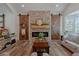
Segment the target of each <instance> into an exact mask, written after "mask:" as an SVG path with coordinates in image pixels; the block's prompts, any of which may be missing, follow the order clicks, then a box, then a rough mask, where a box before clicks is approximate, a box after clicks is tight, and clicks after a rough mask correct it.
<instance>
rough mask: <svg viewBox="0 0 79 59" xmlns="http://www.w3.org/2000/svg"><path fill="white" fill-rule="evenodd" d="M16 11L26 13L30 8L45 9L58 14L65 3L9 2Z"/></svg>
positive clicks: (62, 9)
mask: <svg viewBox="0 0 79 59" xmlns="http://www.w3.org/2000/svg"><path fill="white" fill-rule="evenodd" d="M10 5H11V6H12V7H13V8H14V9H15V10H16V12H17V13H24V14H26V13H28V12H29V11H31V10H39V11H40V10H43V11H44V10H45V11H50V12H51V13H52V14H59V13H62V12H63V11H64V9H65V8H66V6H67V5H68V4H67V3H11V4H10Z"/></svg>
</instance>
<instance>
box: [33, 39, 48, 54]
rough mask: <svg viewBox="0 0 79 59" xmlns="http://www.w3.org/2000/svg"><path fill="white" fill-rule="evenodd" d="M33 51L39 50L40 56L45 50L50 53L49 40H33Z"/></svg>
mask: <svg viewBox="0 0 79 59" xmlns="http://www.w3.org/2000/svg"><path fill="white" fill-rule="evenodd" d="M33 51H34V52H37V54H38V56H41V55H42V53H43V52H47V53H48V54H49V45H48V42H47V40H35V41H34V42H33Z"/></svg>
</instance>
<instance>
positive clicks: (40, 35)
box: [38, 32, 44, 40]
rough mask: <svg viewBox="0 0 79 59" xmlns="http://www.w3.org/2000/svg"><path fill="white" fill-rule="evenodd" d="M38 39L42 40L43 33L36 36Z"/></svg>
mask: <svg viewBox="0 0 79 59" xmlns="http://www.w3.org/2000/svg"><path fill="white" fill-rule="evenodd" d="M38 39H39V40H43V39H44V33H42V32H40V33H39V35H38Z"/></svg>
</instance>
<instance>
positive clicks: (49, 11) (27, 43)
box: [0, 3, 79, 56]
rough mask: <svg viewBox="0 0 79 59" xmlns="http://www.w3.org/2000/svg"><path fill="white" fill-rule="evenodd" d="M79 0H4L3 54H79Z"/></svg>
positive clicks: (0, 30) (1, 14)
mask: <svg viewBox="0 0 79 59" xmlns="http://www.w3.org/2000/svg"><path fill="white" fill-rule="evenodd" d="M78 16H79V3H0V19H1V21H0V23H1V24H0V55H1V56H79V39H78V38H79V33H78V32H79V28H78V27H79V25H78V23H79V21H78V20H79V18H78Z"/></svg>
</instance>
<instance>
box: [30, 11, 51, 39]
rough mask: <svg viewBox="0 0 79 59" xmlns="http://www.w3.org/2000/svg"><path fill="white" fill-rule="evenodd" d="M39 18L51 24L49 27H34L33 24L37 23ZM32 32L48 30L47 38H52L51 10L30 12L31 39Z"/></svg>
mask: <svg viewBox="0 0 79 59" xmlns="http://www.w3.org/2000/svg"><path fill="white" fill-rule="evenodd" d="M38 19H41V20H42V21H43V23H46V24H49V28H48V29H32V28H31V24H35V23H36V21H37V20H38ZM32 32H48V33H49V36H48V37H47V39H49V40H50V39H51V14H50V11H30V12H29V39H34V38H33V37H32Z"/></svg>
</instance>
